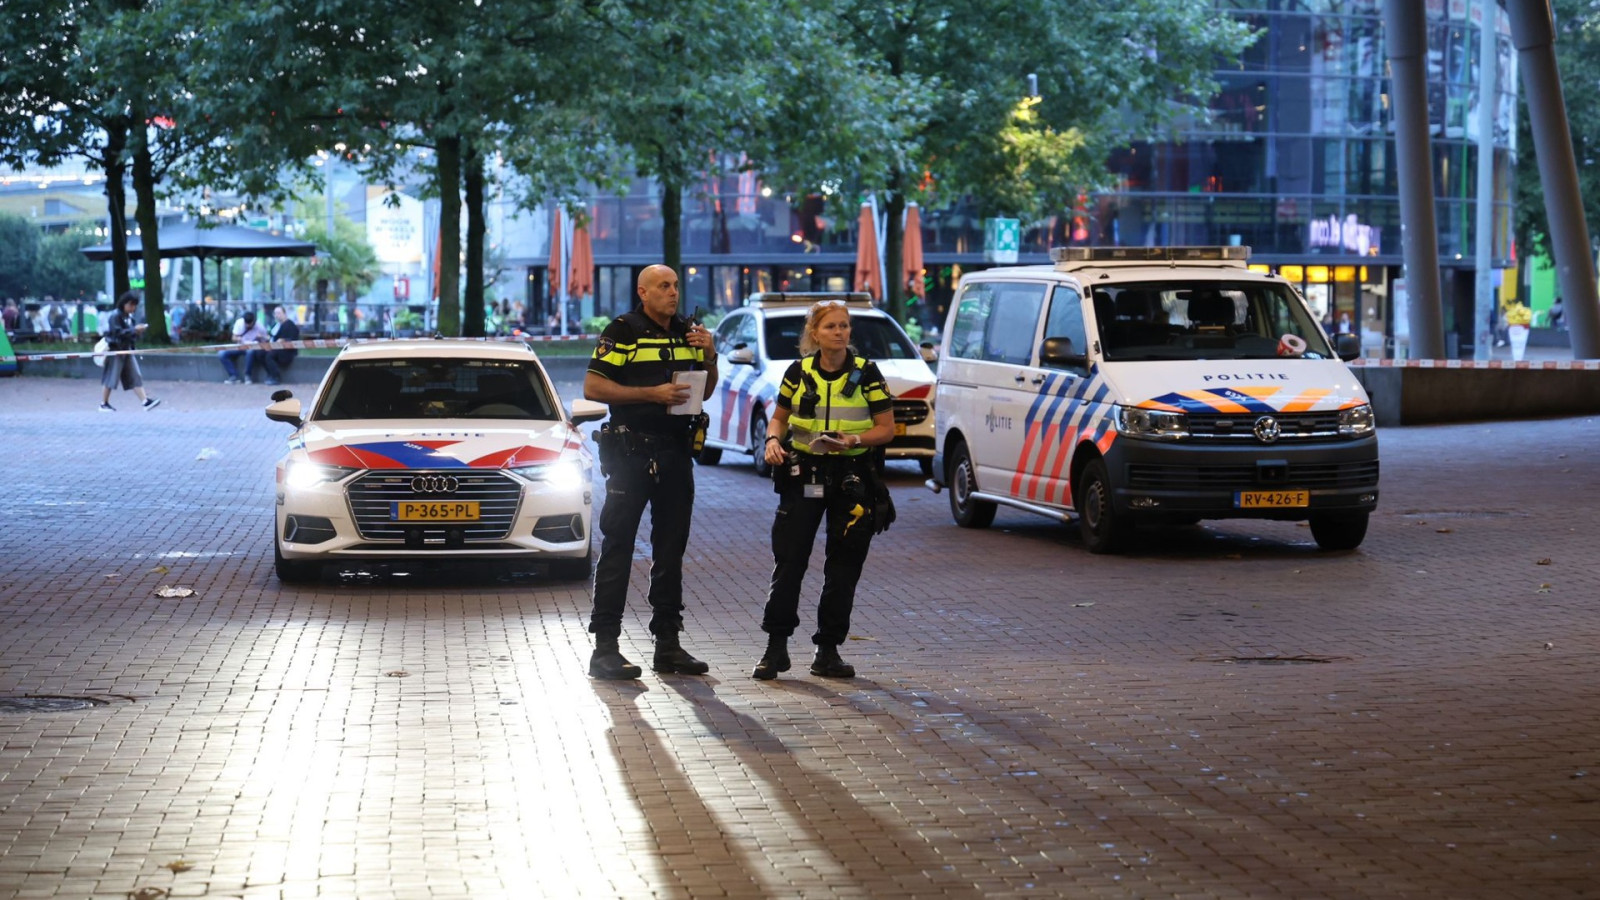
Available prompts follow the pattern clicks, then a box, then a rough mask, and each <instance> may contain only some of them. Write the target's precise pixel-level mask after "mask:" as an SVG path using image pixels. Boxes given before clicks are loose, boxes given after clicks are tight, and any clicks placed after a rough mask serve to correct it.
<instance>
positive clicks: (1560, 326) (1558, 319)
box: [1549, 295, 1567, 331]
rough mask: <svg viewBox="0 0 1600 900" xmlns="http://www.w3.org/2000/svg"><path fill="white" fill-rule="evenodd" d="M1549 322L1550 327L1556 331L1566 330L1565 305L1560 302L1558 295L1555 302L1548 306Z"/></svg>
mask: <svg viewBox="0 0 1600 900" xmlns="http://www.w3.org/2000/svg"><path fill="white" fill-rule="evenodd" d="M1549 321H1550V327H1551V328H1554V329H1556V330H1557V331H1565V330H1566V328H1567V305H1566V304H1565V303H1563V302H1562V301H1561V297H1560V295H1557V296H1556V299H1555V302H1554V303H1551V304H1550V313H1549Z"/></svg>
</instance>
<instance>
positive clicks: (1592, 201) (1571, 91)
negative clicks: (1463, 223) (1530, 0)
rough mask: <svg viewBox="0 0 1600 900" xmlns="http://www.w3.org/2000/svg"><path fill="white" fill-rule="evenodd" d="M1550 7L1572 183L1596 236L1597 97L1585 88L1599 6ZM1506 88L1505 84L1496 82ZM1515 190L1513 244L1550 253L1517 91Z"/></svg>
mask: <svg viewBox="0 0 1600 900" xmlns="http://www.w3.org/2000/svg"><path fill="white" fill-rule="evenodd" d="M1550 5H1551V7H1552V8H1553V9H1554V12H1555V23H1556V39H1555V54H1556V68H1557V70H1558V71H1560V73H1561V80H1562V98H1563V99H1564V100H1565V101H1566V107H1567V126H1568V128H1569V129H1570V130H1571V134H1572V152H1573V156H1574V157H1575V158H1576V159H1577V162H1578V188H1579V191H1580V193H1582V195H1583V217H1584V220H1585V221H1586V222H1587V223H1588V225H1589V236H1590V237H1591V238H1596V237H1600V166H1596V165H1595V163H1596V162H1597V161H1600V96H1596V94H1595V92H1593V91H1590V90H1588V89H1587V83H1588V82H1589V81H1590V80H1592V79H1593V77H1594V73H1595V72H1600V7H1596V6H1595V4H1593V3H1591V2H1589V0H1552V2H1551V4H1550ZM1500 87H1501V90H1509V89H1510V86H1509V85H1504V84H1503V85H1501V86H1500ZM1517 147H1518V148H1519V149H1518V152H1517V165H1516V177H1515V185H1516V188H1515V190H1516V193H1515V196H1516V197H1518V198H1522V200H1523V201H1524V202H1519V203H1517V204H1516V225H1515V230H1516V236H1517V246H1518V247H1520V248H1522V249H1523V253H1524V254H1525V255H1532V254H1548V253H1549V252H1550V241H1549V232H1550V225H1549V221H1548V219H1547V218H1546V215H1545V208H1544V203H1543V202H1541V201H1540V200H1539V198H1540V197H1541V196H1542V195H1543V194H1544V186H1543V184H1542V182H1541V180H1540V177H1539V159H1538V156H1537V154H1535V152H1534V148H1533V129H1532V126H1531V125H1530V124H1529V121H1528V101H1527V96H1526V95H1525V93H1524V92H1522V91H1520V90H1519V91H1518V92H1517Z"/></svg>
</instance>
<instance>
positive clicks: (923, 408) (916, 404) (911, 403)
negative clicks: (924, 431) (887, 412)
mask: <svg viewBox="0 0 1600 900" xmlns="http://www.w3.org/2000/svg"><path fill="white" fill-rule="evenodd" d="M894 420H895V421H896V422H898V423H900V424H901V425H921V424H922V423H923V422H926V421H927V420H928V404H927V403H926V402H925V401H922V400H896V401H895V402H894Z"/></svg>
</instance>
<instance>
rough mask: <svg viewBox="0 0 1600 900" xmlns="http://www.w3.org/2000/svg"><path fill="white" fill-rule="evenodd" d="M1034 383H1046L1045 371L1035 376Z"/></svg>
mask: <svg viewBox="0 0 1600 900" xmlns="http://www.w3.org/2000/svg"><path fill="white" fill-rule="evenodd" d="M1033 383H1034V384H1044V373H1043V372H1040V373H1039V374H1037V375H1035V376H1033Z"/></svg>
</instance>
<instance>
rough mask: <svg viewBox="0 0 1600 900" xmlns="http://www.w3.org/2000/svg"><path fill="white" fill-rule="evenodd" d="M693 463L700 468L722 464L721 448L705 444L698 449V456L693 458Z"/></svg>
mask: <svg viewBox="0 0 1600 900" xmlns="http://www.w3.org/2000/svg"><path fill="white" fill-rule="evenodd" d="M695 461H696V462H698V463H700V465H702V466H714V465H716V464H717V463H719V462H722V448H721V447H713V446H711V445H710V444H706V445H705V446H703V447H701V448H700V455H699V456H696V457H695Z"/></svg>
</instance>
